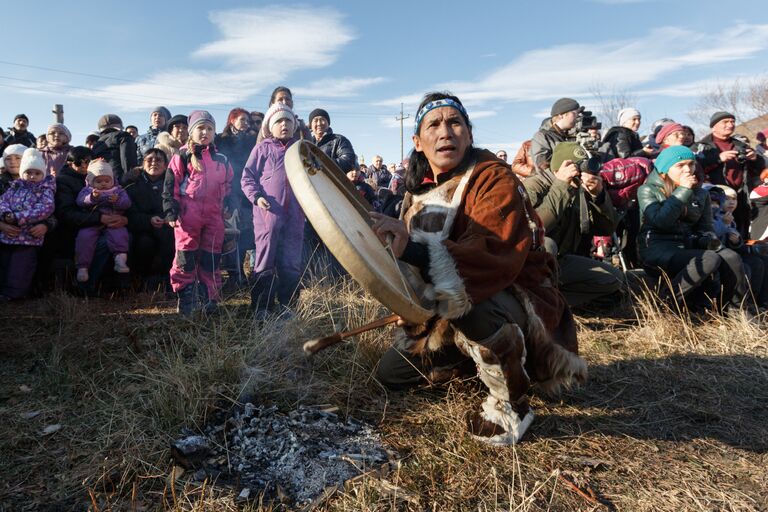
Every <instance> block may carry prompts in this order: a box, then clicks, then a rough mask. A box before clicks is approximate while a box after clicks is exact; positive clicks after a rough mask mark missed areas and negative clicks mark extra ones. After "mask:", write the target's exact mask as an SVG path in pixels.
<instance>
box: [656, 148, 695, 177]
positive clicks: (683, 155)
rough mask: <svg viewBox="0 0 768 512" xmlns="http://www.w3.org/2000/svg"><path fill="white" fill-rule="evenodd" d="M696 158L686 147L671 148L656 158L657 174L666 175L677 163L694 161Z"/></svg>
mask: <svg viewBox="0 0 768 512" xmlns="http://www.w3.org/2000/svg"><path fill="white" fill-rule="evenodd" d="M695 158H696V155H694V154H693V151H691V150H690V149H688V148H687V147H686V146H670V147H668V148H667V149H665V150H664V151H662V152H661V153H659V156H658V157H657V158H656V161H655V162H654V163H653V165H654V167H656V172H658V173H659V174H666V173H667V172H668V171H669V168H670V167H672V166H673V165H675V164H676V163H677V162H682V161H683V160H694V159H695Z"/></svg>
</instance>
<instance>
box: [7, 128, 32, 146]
mask: <svg viewBox="0 0 768 512" xmlns="http://www.w3.org/2000/svg"><path fill="white" fill-rule="evenodd" d="M11 144H23V145H24V146H27V147H28V148H34V147H37V140H36V137H35V136H34V134H33V133H32V132H29V131H26V132H23V133H19V132H17V131H16V130H14V129H13V128H9V129H8V136H7V137H6V138H5V145H6V147H7V146H10V145H11Z"/></svg>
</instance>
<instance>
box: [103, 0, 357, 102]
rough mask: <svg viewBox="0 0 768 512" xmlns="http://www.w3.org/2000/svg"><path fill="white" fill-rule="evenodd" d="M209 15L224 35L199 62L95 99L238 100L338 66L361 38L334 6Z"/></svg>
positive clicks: (197, 54)
mask: <svg viewBox="0 0 768 512" xmlns="http://www.w3.org/2000/svg"><path fill="white" fill-rule="evenodd" d="M208 17H209V20H210V21H211V23H213V24H214V25H215V26H216V28H217V29H218V31H219V32H220V33H221V37H220V38H219V39H218V40H216V41H213V42H210V43H206V44H204V45H202V46H200V47H199V48H198V49H196V50H195V51H194V52H192V54H191V55H190V57H191V58H192V59H193V60H195V61H198V62H200V64H199V65H197V66H195V67H182V68H177V69H170V70H165V71H162V72H157V73H154V74H153V75H151V76H150V77H148V78H147V79H146V80H143V81H139V82H136V83H129V84H122V85H112V86H107V87H104V88H102V89H101V90H100V91H98V92H96V93H93V94H90V95H89V97H91V98H93V97H97V98H101V99H103V100H105V101H107V102H109V103H111V104H113V105H116V106H118V107H121V108H123V109H125V110H137V109H143V108H146V107H147V106H149V105H155V104H158V103H162V104H164V105H166V106H168V107H173V106H181V105H221V104H229V105H232V104H237V103H240V102H242V101H243V100H245V99H246V98H248V97H249V96H251V95H253V94H254V93H258V92H260V91H262V90H263V89H264V88H266V87H268V86H270V85H274V84H276V83H278V82H280V81H282V80H284V79H285V78H286V77H287V76H288V74H289V73H291V72H292V71H296V70H299V69H308V68H322V67H325V66H328V65H330V64H332V63H333V62H334V61H335V60H336V57H337V55H338V53H339V51H340V50H341V48H343V47H344V46H345V45H346V44H347V43H349V42H350V41H352V40H353V39H354V37H355V36H354V34H353V32H352V30H351V29H350V28H349V27H348V26H346V25H345V24H344V22H343V20H342V16H341V14H340V13H338V12H337V11H335V10H332V9H320V8H310V7H295V8H294V7H279V6H271V7H263V8H253V9H232V10H227V11H218V12H212V13H210V14H209V16H208ZM317 27H323V30H317ZM276 41H279V44H280V48H279V50H278V49H276V47H275V42H276Z"/></svg>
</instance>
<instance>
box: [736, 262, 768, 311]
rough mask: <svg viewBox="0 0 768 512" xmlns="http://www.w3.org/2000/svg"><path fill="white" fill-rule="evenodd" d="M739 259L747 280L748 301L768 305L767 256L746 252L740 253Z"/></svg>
mask: <svg viewBox="0 0 768 512" xmlns="http://www.w3.org/2000/svg"><path fill="white" fill-rule="evenodd" d="M741 259H742V261H743V262H744V270H745V271H746V274H747V278H748V280H749V289H750V293H749V297H748V302H750V303H753V304H755V305H757V306H759V307H762V308H765V307H768V256H763V255H760V254H756V253H753V252H747V253H745V254H742V255H741Z"/></svg>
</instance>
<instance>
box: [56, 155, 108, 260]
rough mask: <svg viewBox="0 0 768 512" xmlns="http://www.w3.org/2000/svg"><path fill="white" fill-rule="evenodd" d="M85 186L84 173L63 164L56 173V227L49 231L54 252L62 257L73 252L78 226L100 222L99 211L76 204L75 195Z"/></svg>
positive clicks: (96, 224)
mask: <svg viewBox="0 0 768 512" xmlns="http://www.w3.org/2000/svg"><path fill="white" fill-rule="evenodd" d="M84 186H85V175H83V174H78V173H77V172H76V171H75V170H74V169H72V168H71V167H70V166H69V165H65V166H64V167H62V168H61V170H60V171H59V172H58V173H57V174H56V210H55V211H54V215H55V216H56V219H57V220H58V227H57V229H56V230H55V231H53V232H52V233H51V235H52V239H53V242H52V243H53V250H54V253H55V254H56V255H57V256H59V257H62V258H72V257H73V256H74V254H75V237H76V236H77V231H78V230H79V229H80V228H84V227H88V226H98V225H100V224H101V213H99V211H98V210H95V209H85V208H82V207H80V206H78V205H77V202H76V200H77V195H78V194H79V193H80V191H81V190H82V189H83V187H84Z"/></svg>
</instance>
